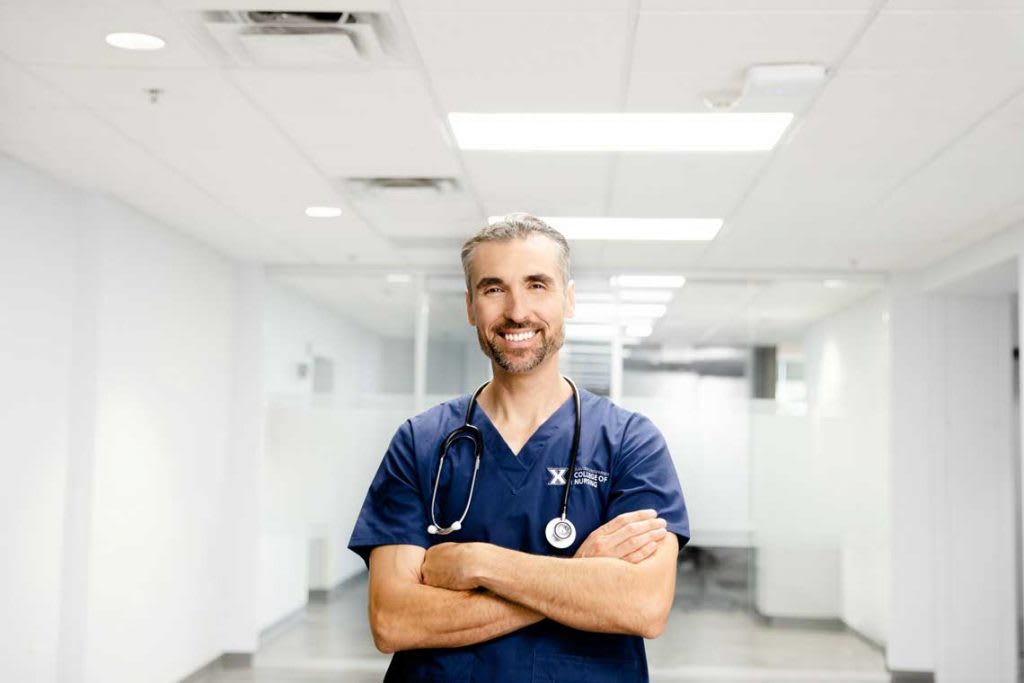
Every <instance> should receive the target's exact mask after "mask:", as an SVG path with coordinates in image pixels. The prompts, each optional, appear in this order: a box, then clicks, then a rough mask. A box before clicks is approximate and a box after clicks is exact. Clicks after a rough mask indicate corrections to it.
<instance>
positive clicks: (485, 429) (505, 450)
mask: <svg viewBox="0 0 1024 683" xmlns="http://www.w3.org/2000/svg"><path fill="white" fill-rule="evenodd" d="M471 400H472V399H471ZM573 404H574V401H573V397H572V396H571V395H570V396H569V398H567V399H566V400H565V401H564V402H563V403H562V404H561V405H560V406H558V408H556V409H555V412H553V413H551V415H549V416H548V417H547V419H546V420H544V422H542V423H541V424H540V426H539V427H537V429H536V430H534V432H533V434H531V435H530V437H529V438H528V439H527V440H526V442H525V443H524V444H523V447H522V448H521V449H520V450H519V453H518V454H515V453H513V452H512V449H511V448H509V445H508V442H506V441H505V437H503V436H502V435H501V432H500V431H499V430H498V428H497V427H496V426H495V425H494V422H492V421H491V417H490V415H488V414H487V412H486V411H485V410H484V409H483V406H481V405H479V404H477V406H476V410H474V412H473V417H474V422H476V425H477V427H478V428H479V429H480V431H481V432H482V433H483V436H484V459H485V460H492V461H494V464H496V465H497V466H498V469H499V470H500V471H501V473H502V475H503V476H504V477H505V479H506V481H507V482H508V484H509V486H510V487H512V492H513V493H518V492H519V489H520V488H521V487H522V485H523V483H525V481H526V476H527V475H528V474H529V472H530V470H531V469H533V466H534V465H535V464H536V463H537V461H538V460H541V459H542V458H541V454H543V453H544V451H545V450H546V448H547V446H548V443H550V442H551V440H552V439H554V437H555V436H557V435H558V434H559V432H560V431H561V429H562V425H563V424H564V420H563V419H562V418H563V414H564V413H565V412H566V411H568V412H569V413H572V411H573V410H575V408H574V406H573ZM570 419H572V416H570ZM488 446H496V448H495V447H491V448H488ZM568 448H569V447H568V446H566V457H568ZM488 451H490V452H489V453H488ZM488 455H489V456H490V457H489V458H488ZM487 465H490V466H494V465H492V464H491V463H488V464H487ZM487 465H481V466H482V467H484V466H487Z"/></svg>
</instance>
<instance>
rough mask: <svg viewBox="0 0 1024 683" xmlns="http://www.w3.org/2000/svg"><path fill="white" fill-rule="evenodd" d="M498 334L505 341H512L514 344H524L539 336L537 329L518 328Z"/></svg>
mask: <svg viewBox="0 0 1024 683" xmlns="http://www.w3.org/2000/svg"><path fill="white" fill-rule="evenodd" d="M498 336H500V337H501V338H502V339H504V340H505V341H507V342H511V343H513V344H523V343H525V342H528V341H530V340H531V339H533V338H534V337H535V336H537V330H517V331H507V332H499V333H498Z"/></svg>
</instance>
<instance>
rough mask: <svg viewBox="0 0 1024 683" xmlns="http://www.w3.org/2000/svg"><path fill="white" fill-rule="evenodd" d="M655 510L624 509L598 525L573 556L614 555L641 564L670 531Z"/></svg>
mask: <svg viewBox="0 0 1024 683" xmlns="http://www.w3.org/2000/svg"><path fill="white" fill-rule="evenodd" d="M666 525H667V522H666V521H665V520H664V519H661V518H659V517H658V513H657V512H655V511H654V510H637V511H636V512H624V513H622V514H621V515H619V516H618V517H616V518H615V519H613V520H612V521H610V522H608V523H607V524H605V525H604V526H600V527H598V528H597V529H594V531H593V532H591V534H590V535H589V536H587V540H585V541H583V545H581V546H580V547H579V549H578V550H577V551H576V554H575V555H573V557H614V558H617V559H620V560H625V561H627V562H632V563H633V564H637V563H638V562H642V561H643V560H646V559H647V558H648V557H650V556H651V555H653V554H654V551H655V550H656V549H657V548H658V543H659V542H660V541H661V539H663V538H665V534H667V533H668V531H667V530H666V529H665V527H666Z"/></svg>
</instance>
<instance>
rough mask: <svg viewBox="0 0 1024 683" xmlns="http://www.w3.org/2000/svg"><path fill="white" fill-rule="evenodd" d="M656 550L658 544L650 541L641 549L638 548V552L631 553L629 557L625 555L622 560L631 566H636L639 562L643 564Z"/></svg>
mask: <svg viewBox="0 0 1024 683" xmlns="http://www.w3.org/2000/svg"><path fill="white" fill-rule="evenodd" d="M657 549H658V544H657V543H656V542H655V541H650V542H649V543H645V544H644V546H643V547H642V548H640V549H638V550H634V551H633V552H631V553H630V554H629V555H626V556H625V557H624V558H622V559H624V560H626V562H630V563H632V564H637V563H639V562H643V561H644V560H646V559H647V558H648V557H650V556H651V555H653V554H654V551H656V550H657Z"/></svg>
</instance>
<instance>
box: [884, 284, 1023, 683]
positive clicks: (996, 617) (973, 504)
mask: <svg viewBox="0 0 1024 683" xmlns="http://www.w3.org/2000/svg"><path fill="white" fill-rule="evenodd" d="M1010 305H1011V301H1010V298H1009V296H1007V295H1002V296H987V297H981V296H964V295H957V294H949V293H944V292H939V291H932V292H928V291H922V289H921V288H920V287H919V286H918V284H917V283H916V282H909V281H903V282H900V283H899V284H898V286H897V287H896V288H895V293H894V297H893V323H894V327H893V335H894V344H893V368H894V373H893V411H894V412H893V426H894V429H893V441H892V443H893V452H894V469H893V481H894V486H895V488H894V492H895V493H897V494H899V498H897V499H896V502H895V504H894V505H895V510H894V516H893V554H894V562H893V589H894V590H893V599H894V604H893V611H892V623H893V632H894V638H893V640H892V643H891V646H890V648H889V650H888V652H887V659H888V662H889V665H890V667H891V668H893V669H898V670H933V671H934V672H935V675H936V681H938V682H939V683H944V682H945V681H962V680H985V681H1000V682H1003V681H1005V682H1007V683H1009V682H1013V681H1016V680H1017V672H1016V669H1017V638H1016V595H1015V589H1016V588H1015V587H1016V583H1017V581H1016V577H1015V576H1014V572H1015V571H1016V567H1017V566H1018V565H1017V563H1016V562H1015V558H1014V553H1015V552H1016V547H1017V545H1016V543H1015V539H1014V533H1015V529H1014V525H1013V523H1012V520H1013V516H1014V515H1015V508H1014V502H1013V500H1014V492H1013V486H1014V485H1015V483H1016V482H1015V480H1014V471H1015V466H1014V462H1013V459H1014V458H1019V457H1020V454H1019V453H1015V452H1014V450H1013V449H1014V438H1013V436H1012V434H1011V429H1012V426H1013V425H1014V424H1015V422H1014V421H1013V420H1012V419H1011V415H1010V411H1011V410H1012V409H1013V398H1012V388H1011V382H1012V363H1011V351H1012V333H1011V329H1010V326H1011V324H1012V315H1011V311H1010Z"/></svg>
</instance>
